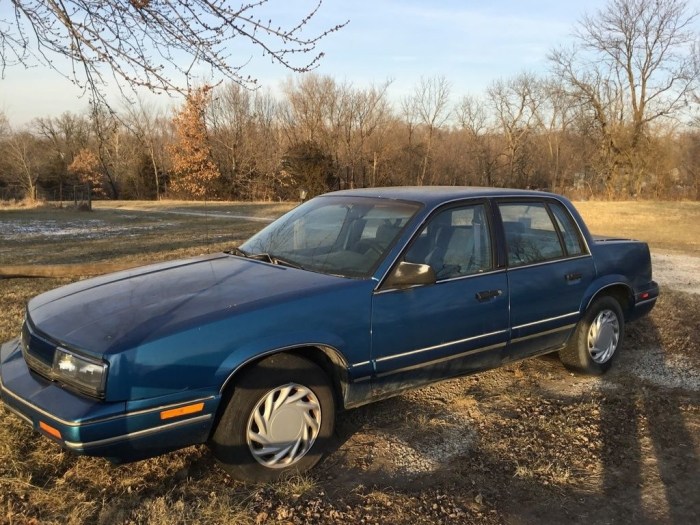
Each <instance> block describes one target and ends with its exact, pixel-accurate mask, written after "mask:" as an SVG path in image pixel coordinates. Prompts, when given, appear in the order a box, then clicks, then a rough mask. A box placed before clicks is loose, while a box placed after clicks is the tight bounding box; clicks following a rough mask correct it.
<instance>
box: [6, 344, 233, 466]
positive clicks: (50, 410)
mask: <svg viewBox="0 0 700 525" xmlns="http://www.w3.org/2000/svg"><path fill="white" fill-rule="evenodd" d="M0 398H1V399H2V401H3V402H4V404H5V406H6V407H7V408H8V409H9V410H10V411H12V412H14V413H15V414H16V415H17V416H19V417H20V418H21V419H23V420H24V421H25V422H27V423H28V424H29V425H31V426H32V428H34V429H35V430H36V431H38V432H40V433H42V434H44V435H45V436H47V437H49V438H51V439H52V440H53V441H55V442H57V443H59V444H60V445H61V446H62V447H64V448H66V449H68V450H71V451H73V452H76V453H79V454H85V455H90V456H101V457H106V458H108V459H110V460H111V461H114V462H126V461H134V460H138V459H143V458H146V457H152V456H156V455H158V454H162V453H164V452H168V451H171V450H176V449H178V448H182V447H186V446H189V445H194V444H197V443H203V442H205V441H206V440H207V439H208V437H209V434H210V432H211V428H212V424H213V422H214V414H215V413H216V410H217V407H218V404H219V400H220V396H218V395H212V394H211V393H210V392H191V391H189V392H182V393H178V394H176V395H170V396H166V397H161V398H155V399H148V400H139V401H137V402H116V403H109V402H103V401H98V400H95V399H90V398H87V397H84V396H81V395H78V394H75V393H73V392H70V391H68V390H66V389H64V388H62V387H61V386H59V385H58V384H56V383H53V382H51V381H48V380H46V379H44V378H43V377H40V376H38V375H37V374H34V373H33V372H31V371H30V370H29V368H28V367H27V364H26V362H25V361H24V359H23V357H22V352H21V343H20V341H19V339H14V340H12V341H9V342H7V343H5V344H3V345H2V347H0Z"/></svg>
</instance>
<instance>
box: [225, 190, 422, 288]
mask: <svg viewBox="0 0 700 525" xmlns="http://www.w3.org/2000/svg"><path fill="white" fill-rule="evenodd" d="M419 208H420V205H419V204H417V203H412V202H404V201H395V200H387V199H379V198H367V197H347V196H323V197H317V198H315V199H312V200H310V201H309V202H307V203H305V204H302V205H301V206H299V207H297V208H295V209H293V210H292V211H290V212H289V213H287V214H286V215H284V216H282V217H280V218H279V219H277V220H276V221H275V222H273V223H272V224H270V225H269V226H267V227H266V228H264V229H263V230H261V231H260V232H259V233H258V234H256V235H254V236H253V237H251V238H250V239H248V241H246V242H245V243H244V244H242V245H241V246H240V249H239V251H238V252H237V253H238V255H242V256H247V257H254V258H258V259H264V260H267V261H268V262H271V263H276V264H284V265H288V266H294V267H298V268H303V269H305V270H310V271H314V272H321V273H327V274H333V275H340V276H343V277H367V276H369V275H370V273H371V272H372V271H373V270H374V269H375V268H376V266H377V265H378V264H379V262H380V261H381V260H382V259H383V257H384V255H385V254H386V253H387V251H388V250H389V248H390V247H391V246H392V245H393V243H394V241H395V240H396V238H397V237H398V235H399V233H400V232H401V230H402V229H403V228H404V227H405V226H406V224H407V223H408V221H409V220H410V219H411V218H412V217H413V216H414V215H415V213H416V212H417V211H418V209H419Z"/></svg>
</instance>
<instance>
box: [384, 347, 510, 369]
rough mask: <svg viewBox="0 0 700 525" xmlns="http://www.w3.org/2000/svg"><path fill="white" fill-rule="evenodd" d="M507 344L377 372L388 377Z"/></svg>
mask: <svg viewBox="0 0 700 525" xmlns="http://www.w3.org/2000/svg"><path fill="white" fill-rule="evenodd" d="M505 346H506V343H498V344H495V345H490V346H484V347H481V348H473V349H472V350H467V351H466V352H462V353H461V354H455V355H448V356H445V357H440V358H438V359H433V360H431V361H425V362H423V363H417V364H415V365H410V366H404V367H403V368H397V369H395V370H387V371H386V372H382V373H381V374H377V377H386V376H390V375H392V374H398V373H399V372H406V371H408V370H414V369H416V368H423V367H424V366H429V365H435V364H438V363H443V362H445V361H451V360H452V359H458V358H460V357H464V356H466V355H469V354H480V353H481V352H487V351H489V350H495V349H497V348H503V347H505Z"/></svg>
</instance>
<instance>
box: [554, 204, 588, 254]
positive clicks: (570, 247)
mask: <svg viewBox="0 0 700 525" xmlns="http://www.w3.org/2000/svg"><path fill="white" fill-rule="evenodd" d="M549 207H550V208H551V210H552V213H553V214H554V218H555V219H556V221H557V226H558V227H559V231H560V232H561V235H562V238H563V239H564V245H565V246H566V253H567V255H581V254H582V253H583V252H584V249H583V245H582V243H581V237H580V236H579V231H578V228H577V227H576V224H575V223H574V219H573V218H572V217H571V214H570V213H569V212H568V211H567V210H565V209H564V207H563V206H562V205H561V204H550V205H549Z"/></svg>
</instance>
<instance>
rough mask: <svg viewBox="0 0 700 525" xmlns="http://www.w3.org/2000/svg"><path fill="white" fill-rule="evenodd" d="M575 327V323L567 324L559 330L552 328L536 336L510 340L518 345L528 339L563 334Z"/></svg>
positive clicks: (531, 335)
mask: <svg viewBox="0 0 700 525" xmlns="http://www.w3.org/2000/svg"><path fill="white" fill-rule="evenodd" d="M575 326H576V323H572V324H567V325H566V326H560V327H559V328H553V329H552V330H545V331H544V332H537V333H536V334H530V335H525V336H523V337H518V338H517V339H511V340H510V342H511V343H519V342H520V341H527V340H528V339H535V338H537V337H542V336H545V335H549V334H556V333H557V332H564V331H566V330H571V329H572V328H574V327H575Z"/></svg>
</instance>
